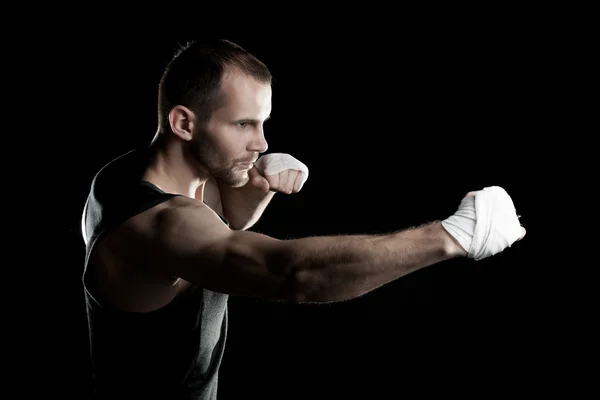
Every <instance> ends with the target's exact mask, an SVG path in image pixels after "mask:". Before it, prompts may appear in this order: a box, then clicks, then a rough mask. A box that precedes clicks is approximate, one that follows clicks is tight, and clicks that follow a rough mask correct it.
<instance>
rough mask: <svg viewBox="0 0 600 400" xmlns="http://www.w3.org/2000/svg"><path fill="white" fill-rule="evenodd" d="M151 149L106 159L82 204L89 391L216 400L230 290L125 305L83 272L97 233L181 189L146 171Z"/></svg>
mask: <svg viewBox="0 0 600 400" xmlns="http://www.w3.org/2000/svg"><path fill="white" fill-rule="evenodd" d="M147 157H148V153H147V150H145V149H141V150H132V151H130V152H128V153H126V154H124V155H122V156H120V157H117V158H116V159H114V160H112V161H111V162H109V163H108V164H107V165H105V166H104V167H103V168H102V169H100V171H99V172H98V173H97V174H96V176H95V177H94V179H93V180H92V183H91V189H90V192H89V195H88V198H87V201H86V203H85V207H84V212H83V219H82V228H83V231H84V233H83V234H84V235H85V239H86V243H87V244H86V256H85V269H84V274H83V279H82V281H83V286H84V293H85V299H86V309H87V317H88V327H89V334H90V356H91V361H92V368H93V373H94V376H93V378H94V379H93V382H94V394H93V395H92V398H94V399H125V398H126V399H129V400H134V399H164V400H178V399H194V400H200V399H202V400H209V399H210V400H214V399H216V398H217V389H218V373H219V367H220V364H221V361H222V358H223V352H224V348H225V341H226V337H227V300H228V295H227V294H222V293H216V292H212V291H209V290H205V289H202V288H195V289H190V290H188V291H187V292H185V293H183V294H181V295H179V296H177V297H176V298H175V299H174V300H173V301H171V303H169V304H168V305H166V306H165V307H163V308H161V309H159V310H156V311H153V312H146V313H135V312H124V311H121V310H117V309H114V308H112V307H110V306H108V305H107V304H106V303H104V302H103V301H102V298H101V297H100V296H99V295H98V294H97V293H95V292H94V291H93V289H92V288H93V287H94V286H93V285H92V284H90V282H89V281H88V279H89V277H88V275H87V274H86V273H85V270H87V264H88V259H89V256H90V252H91V250H92V249H93V247H94V244H95V243H96V241H97V240H98V239H99V238H101V237H103V236H104V235H108V234H110V232H111V231H112V230H113V229H115V228H116V227H118V226H119V224H121V223H122V222H124V221H125V220H127V219H128V218H130V217H133V216H134V215H136V214H139V213H141V212H143V211H145V210H148V209H150V208H151V207H153V206H155V205H157V204H160V203H162V202H164V201H167V200H169V199H171V198H173V197H174V196H176V195H175V194H170V193H165V192H163V191H161V190H160V189H159V188H158V187H156V186H154V185H153V184H151V183H150V182H147V181H144V180H142V179H141V177H142V173H143V169H144V167H145V163H146V159H147ZM224 222H225V223H227V221H226V220H224Z"/></svg>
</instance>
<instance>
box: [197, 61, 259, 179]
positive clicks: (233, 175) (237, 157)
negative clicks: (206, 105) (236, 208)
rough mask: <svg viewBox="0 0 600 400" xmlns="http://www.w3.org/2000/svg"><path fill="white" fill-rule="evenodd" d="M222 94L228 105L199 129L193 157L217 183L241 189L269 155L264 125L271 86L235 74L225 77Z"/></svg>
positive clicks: (228, 74) (215, 113) (239, 73)
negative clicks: (261, 159) (258, 162)
mask: <svg viewBox="0 0 600 400" xmlns="http://www.w3.org/2000/svg"><path fill="white" fill-rule="evenodd" d="M221 90H222V92H223V95H224V96H225V105H224V106H223V107H221V108H220V109H218V110H216V111H215V112H214V113H213V115H212V116H211V118H210V120H209V121H208V122H207V123H206V124H205V125H203V126H201V127H199V128H198V129H196V132H195V134H194V137H193V139H192V143H191V145H192V153H193V155H194V157H195V158H196V161H198V162H199V163H200V164H201V165H202V166H203V168H205V169H206V170H207V171H208V173H210V174H211V175H212V176H213V177H214V178H215V179H216V180H217V181H220V182H222V183H224V184H227V185H230V186H233V187H240V186H243V185H245V184H246V183H247V182H248V170H250V169H251V168H252V163H254V161H256V159H257V158H258V155H259V153H264V152H265V151H267V147H268V145H267V142H266V140H265V136H264V129H263V125H264V122H265V121H266V120H267V119H268V118H269V117H270V114H271V86H270V85H268V84H263V83H260V82H258V81H256V80H255V79H254V78H252V77H250V76H247V75H244V74H242V73H241V72H237V71H236V72H229V73H227V74H226V75H225V78H224V79H223V82H222V86H221Z"/></svg>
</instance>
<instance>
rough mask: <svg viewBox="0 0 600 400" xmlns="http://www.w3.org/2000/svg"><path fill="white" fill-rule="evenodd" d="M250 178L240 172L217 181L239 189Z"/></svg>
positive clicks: (246, 173)
mask: <svg viewBox="0 0 600 400" xmlns="http://www.w3.org/2000/svg"><path fill="white" fill-rule="evenodd" d="M249 180H250V177H249V176H248V172H246V171H242V172H238V173H233V174H229V175H228V176H226V177H221V178H219V181H221V182H222V183H224V184H225V185H227V186H230V187H234V188H239V187H242V186H244V185H246V184H247V183H248V181H249Z"/></svg>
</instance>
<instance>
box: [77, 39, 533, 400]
mask: <svg viewBox="0 0 600 400" xmlns="http://www.w3.org/2000/svg"><path fill="white" fill-rule="evenodd" d="M271 79H272V77H271V74H270V72H269V70H268V68H267V67H266V66H265V65H264V64H263V63H262V62H261V61H259V60H258V59H257V58H255V57H254V56H253V55H252V54H249V53H248V52H246V51H245V50H244V49H242V48H241V47H239V46H238V45H236V44H234V43H231V42H229V41H225V40H218V41H212V42H206V43H200V42H196V43H190V44H188V45H186V46H185V47H184V48H182V49H181V50H180V51H179V52H178V53H177V54H176V55H175V57H174V58H173V60H172V61H171V62H170V63H169V65H168V66H167V68H166V70H165V72H164V74H163V77H162V79H161V82H160V85H159V100H158V117H159V124H158V125H159V126H158V130H157V132H156V135H155V137H154V139H153V140H152V142H151V143H150V145H149V146H147V147H143V148H139V149H135V150H132V151H130V152H128V153H126V154H124V155H122V156H120V157H118V158H117V159H115V160H113V161H111V162H110V163H108V164H107V165H106V166H104V167H103V168H102V169H101V170H100V171H99V172H98V173H97V174H96V176H95V177H94V180H93V182H92V185H91V189H90V193H89V196H88V199H87V201H86V204H85V208H84V213H83V218H82V233H83V237H84V239H85V243H86V260H85V272H84V274H83V283H84V287H85V296H86V304H87V313H88V322H89V330H90V343H91V357H92V363H93V368H94V385H95V395H96V398H101V399H120V398H127V399H150V398H153V399H154V398H157V399H158V398H160V399H171V400H176V399H184V398H185V399H190V398H193V399H216V395H217V389H218V375H219V366H220V363H221V360H222V356H223V351H224V346H225V342H226V337H227V299H228V295H229V294H235V295H244V296H252V297H261V298H266V299H274V300H284V301H291V302H297V303H304V302H317V303H318V302H334V301H342V300H346V299H352V298H356V297H358V296H361V295H363V294H365V293H367V292H369V291H372V290H374V289H376V288H378V287H380V286H382V285H384V284H386V283H388V282H391V281H393V280H395V279H398V278H400V277H402V276H404V275H406V274H409V273H411V272H413V271H416V270H418V269H420V268H424V267H427V266H429V265H432V264H435V263H439V262H442V261H444V260H448V259H451V258H455V257H465V256H468V257H471V258H473V259H476V260H479V259H483V258H486V257H489V256H491V255H493V254H496V253H498V252H501V251H503V250H504V249H506V248H507V247H510V246H511V245H512V244H513V243H514V242H515V241H517V240H519V239H521V238H522V237H523V236H524V234H525V231H524V229H523V228H522V227H521V226H520V224H519V221H518V218H517V216H516V212H515V209H514V205H513V203H512V200H511V199H510V197H509V196H508V194H507V193H506V192H505V191H504V190H503V189H502V188H499V187H489V188H484V189H483V190H479V191H475V192H470V193H468V194H467V196H466V197H465V198H464V199H463V200H462V202H461V204H460V207H459V209H458V211H457V212H456V213H455V214H454V215H452V216H450V217H448V218H447V219H446V220H444V221H436V222H431V223H427V224H424V225H422V226H420V227H418V228H412V229H406V230H403V231H399V232H396V233H393V234H388V235H352V236H350V235H348V236H336V237H308V238H301V239H295V240H278V239H275V238H271V237H269V236H266V235H263V234H259V233H255V232H250V231H248V229H249V228H250V227H252V226H253V224H255V223H256V221H257V220H258V219H259V218H260V217H261V215H262V213H263V211H264V210H265V207H266V206H267V205H268V204H269V202H270V201H271V200H272V199H273V196H274V194H275V193H277V192H279V193H285V194H290V193H297V192H299V191H300V190H301V189H302V187H303V185H304V183H305V182H306V180H307V178H308V168H307V166H306V165H305V164H303V163H302V162H301V161H299V160H297V159H296V158H294V157H292V156H291V155H289V154H281V153H280V154H266V155H263V156H261V157H259V155H260V154H261V153H265V152H266V151H267V147H268V146H267V142H266V140H265V136H264V123H265V121H266V120H267V119H268V118H269V116H270V113H271Z"/></svg>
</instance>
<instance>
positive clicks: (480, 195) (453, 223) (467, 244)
mask: <svg viewBox="0 0 600 400" xmlns="http://www.w3.org/2000/svg"><path fill="white" fill-rule="evenodd" d="M442 226H443V227H444V228H445V229H446V231H447V232H448V233H449V234H450V235H452V236H453V237H454V239H456V241H457V242H459V243H460V245H461V247H462V248H463V249H464V250H465V252H466V255H467V256H468V257H469V258H473V259H475V260H482V259H484V258H487V257H490V256H493V255H494V254H497V253H500V252H502V251H504V250H505V249H506V248H508V247H511V246H512V244H513V243H515V242H516V241H518V240H521V239H522V238H523V237H524V236H525V233H526V231H525V228H523V226H521V224H520V222H519V216H518V215H517V212H516V209H515V205H514V203H513V201H512V199H511V197H510V196H509V195H508V193H507V192H506V190H504V189H503V188H501V187H500V186H490V187H486V188H484V189H483V190H478V191H475V192H469V193H467V195H466V196H465V197H464V198H463V199H462V201H461V203H460V206H459V208H458V210H457V211H456V212H455V213H454V215H452V216H450V217H448V218H447V219H445V220H444V221H442Z"/></svg>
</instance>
